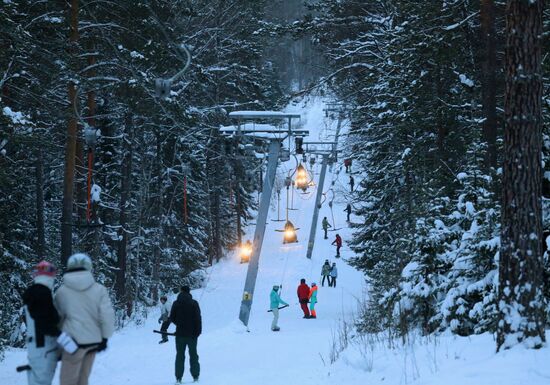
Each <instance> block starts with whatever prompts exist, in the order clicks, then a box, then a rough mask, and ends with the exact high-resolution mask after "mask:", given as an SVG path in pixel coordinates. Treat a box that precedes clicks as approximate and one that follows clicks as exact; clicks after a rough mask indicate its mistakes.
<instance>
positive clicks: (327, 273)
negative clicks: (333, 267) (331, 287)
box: [321, 263, 330, 276]
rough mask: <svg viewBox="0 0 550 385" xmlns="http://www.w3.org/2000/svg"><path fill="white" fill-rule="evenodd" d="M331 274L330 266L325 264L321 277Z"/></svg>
mask: <svg viewBox="0 0 550 385" xmlns="http://www.w3.org/2000/svg"><path fill="white" fill-rule="evenodd" d="M329 274H330V265H329V264H328V263H325V264H324V265H323V267H322V268H321V275H322V276H327V275H329Z"/></svg>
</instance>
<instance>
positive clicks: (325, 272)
mask: <svg viewBox="0 0 550 385" xmlns="http://www.w3.org/2000/svg"><path fill="white" fill-rule="evenodd" d="M321 277H323V279H322V280H321V286H323V287H324V286H325V279H327V280H328V285H329V286H330V263H329V261H328V259H325V263H324V264H323V267H321Z"/></svg>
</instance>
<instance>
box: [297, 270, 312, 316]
mask: <svg viewBox="0 0 550 385" xmlns="http://www.w3.org/2000/svg"><path fill="white" fill-rule="evenodd" d="M296 292H297V294H298V302H300V307H301V308H302V311H303V312H304V318H309V309H308V308H307V303H308V302H309V286H308V285H307V283H306V280H305V279H304V278H302V279H301V280H300V285H299V286H298V290H297V291H296Z"/></svg>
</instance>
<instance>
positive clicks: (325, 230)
mask: <svg viewBox="0 0 550 385" xmlns="http://www.w3.org/2000/svg"><path fill="white" fill-rule="evenodd" d="M323 230H324V232H325V239H327V238H328V236H327V230H328V229H327V228H326V227H324V228H323Z"/></svg>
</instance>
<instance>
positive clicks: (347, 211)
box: [344, 203, 351, 222]
mask: <svg viewBox="0 0 550 385" xmlns="http://www.w3.org/2000/svg"><path fill="white" fill-rule="evenodd" d="M344 211H345V212H346V213H347V219H346V222H349V216H350V215H351V204H349V203H348V205H347V206H346V208H345V209H344Z"/></svg>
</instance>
